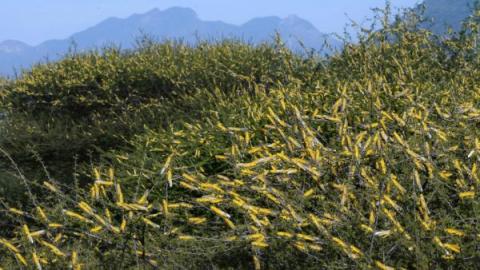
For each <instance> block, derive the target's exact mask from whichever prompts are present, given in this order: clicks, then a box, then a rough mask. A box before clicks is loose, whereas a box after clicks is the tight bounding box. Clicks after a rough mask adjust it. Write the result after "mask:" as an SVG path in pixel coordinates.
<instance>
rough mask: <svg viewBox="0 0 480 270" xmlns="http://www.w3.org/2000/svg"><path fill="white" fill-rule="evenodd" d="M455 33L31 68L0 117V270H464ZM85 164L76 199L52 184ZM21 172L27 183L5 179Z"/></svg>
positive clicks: (475, 59)
mask: <svg viewBox="0 0 480 270" xmlns="http://www.w3.org/2000/svg"><path fill="white" fill-rule="evenodd" d="M466 27H468V28H466V31H462V32H461V33H458V34H455V35H452V36H449V37H440V36H435V35H432V34H431V33H429V32H428V31H424V30H419V29H417V28H416V27H415V25H414V24H412V22H411V21H400V20H399V21H397V22H396V23H394V24H393V25H391V24H390V23H388V21H387V20H385V24H384V25H383V29H382V30H379V31H372V32H368V33H366V34H365V36H363V37H361V38H360V41H359V42H358V43H356V44H347V45H346V46H345V48H344V49H343V50H342V51H341V52H339V53H338V54H336V55H333V56H332V57H330V58H328V59H321V58H315V57H313V56H312V57H300V56H297V55H294V54H292V53H291V52H289V51H288V50H286V49H285V48H283V47H282V46H280V45H277V46H269V45H262V46H259V47H251V46H249V45H245V44H241V43H237V42H225V43H219V44H214V45H208V44H203V45H200V46H199V47H195V48H188V47H185V46H183V45H180V44H173V43H167V44H148V46H142V47H141V48H139V49H138V50H135V51H132V52H119V51H117V50H107V51H105V52H103V53H95V52H94V53H90V54H84V55H77V56H71V57H69V58H66V59H65V60H63V61H61V62H59V63H56V64H50V65H42V66H37V67H35V68H34V69H33V70H32V71H31V72H29V73H26V74H25V75H24V76H23V77H22V78H20V79H18V80H16V81H14V82H11V83H9V84H8V86H7V87H6V92H5V93H6V94H5V97H4V98H3V103H2V106H3V108H6V109H7V112H8V114H7V120H6V122H4V123H3V125H4V126H3V127H2V128H3V129H2V133H3V134H5V136H4V137H2V139H1V141H0V143H1V144H0V145H1V146H2V147H3V149H7V151H6V152H9V153H13V154H11V155H10V156H7V158H8V157H11V158H12V159H13V160H14V161H18V160H20V161H18V163H17V164H18V168H19V171H17V172H16V173H15V172H12V173H11V175H12V177H17V178H18V182H19V183H24V184H25V185H24V188H25V189H26V199H27V202H28V203H26V204H27V206H21V207H20V206H16V205H15V204H13V203H12V202H8V200H6V199H2V202H3V205H4V209H5V211H4V212H0V215H2V219H1V220H3V222H4V224H3V225H4V226H3V228H6V229H5V230H3V232H2V237H3V238H0V265H5V266H6V267H22V266H28V267H31V268H34V267H37V268H39V267H43V268H52V269H53V268H65V267H72V268H74V269H80V268H82V267H83V268H102V267H103V268H118V269H129V268H131V269H138V268H147V269H156V268H160V269H177V268H198V269H204V268H206V269H218V268H221V269H223V268H244V269H251V268H255V269H260V268H267V269H283V268H288V269H291V268H292V269H309V268H310V269H319V268H320V269H324V268H325V269H352V268H353V269H368V268H372V267H374V268H378V269H394V268H395V269H397V268H398V269H412V268H418V269H472V268H475V267H476V265H478V264H479V263H480V257H479V255H478V248H479V245H478V240H479V239H480V231H479V226H478V224H480V223H479V217H480V200H479V197H478V188H479V184H480V173H479V170H478V169H477V168H478V166H479V165H480V156H479V153H480V81H479V80H480V79H479V78H480V69H479V64H480V55H479V53H478V50H477V37H478V35H477V34H478V33H477V28H476V25H475V24H469V25H466ZM80 112H82V113H80ZM14 119H15V121H14ZM69 125H70V126H71V128H66V127H67V126H69ZM29 129H30V130H33V131H31V133H28V132H29V131H28V130H29ZM24 130H27V132H25V131H24ZM22 131H23V133H22ZM24 133H26V134H24ZM3 138H5V139H3ZM87 150H90V151H92V153H94V154H92V155H91V156H92V159H91V160H89V159H88V158H87V159H82V158H79V159H78V161H79V162H80V163H81V164H77V165H78V166H77V167H78V171H76V172H78V173H83V175H84V177H85V179H84V180H85V183H84V184H85V185H86V186H84V187H81V188H80V187H78V181H76V180H78V179H77V177H78V175H77V174H75V175H73V176H72V175H70V174H65V173H63V172H62V171H59V172H55V171H54V170H55V169H54V166H55V165H57V164H63V165H62V166H65V163H63V162H64V161H63V159H62V157H73V156H74V155H79V157H82V155H83V154H82V155H80V154H79V153H81V152H83V151H87ZM93 150H97V152H93ZM49 151H53V152H56V151H58V153H62V154H61V155H60V156H58V157H55V156H54V155H48V154H47V153H48V152H49ZM62 151H63V152H62ZM28 153H33V154H34V158H33V161H28V162H31V163H23V162H27V161H24V160H22V157H24V156H28V155H29V154H28ZM4 154H6V153H4ZM87 156H88V155H87ZM47 157H48V158H47ZM25 160H28V158H25ZM6 161H7V160H5V161H4V162H6ZM47 162H50V163H51V165H47V167H46V170H44V171H45V172H43V175H42V170H43V169H44V168H42V164H46V163H47ZM37 163H38V164H39V165H38V167H37V168H39V169H38V170H37V169H35V168H36V167H35V166H37V165H32V166H33V167H31V168H34V171H36V172H37V173H38V174H39V175H42V176H41V178H40V177H38V178H35V173H32V175H34V176H33V178H28V177H27V176H25V175H21V174H19V173H20V172H21V171H20V170H25V168H24V165H25V164H37ZM5 164H6V163H5ZM22 165H23V166H22ZM11 167H12V166H11V165H9V166H8V167H7V169H5V170H4V172H6V173H10V171H11V170H10V169H9V168H11ZM15 168H16V167H15V166H13V169H15ZM52 170H53V171H52ZM55 174H56V175H58V176H55ZM52 175H54V176H52ZM5 179H9V178H5ZM70 179H71V180H70ZM3 186H5V185H3Z"/></svg>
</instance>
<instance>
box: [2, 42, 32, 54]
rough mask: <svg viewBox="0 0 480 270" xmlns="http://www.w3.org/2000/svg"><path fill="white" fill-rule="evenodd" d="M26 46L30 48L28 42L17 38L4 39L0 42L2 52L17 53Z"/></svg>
mask: <svg viewBox="0 0 480 270" xmlns="http://www.w3.org/2000/svg"><path fill="white" fill-rule="evenodd" d="M28 48H30V46H29V45H28V44H26V43H23V42H21V41H18V40H5V41H3V42H0V52H4V53H19V52H22V51H24V50H26V49H28Z"/></svg>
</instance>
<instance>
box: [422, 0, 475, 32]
mask: <svg viewBox="0 0 480 270" xmlns="http://www.w3.org/2000/svg"><path fill="white" fill-rule="evenodd" d="M475 2H477V0H425V1H424V2H423V5H424V6H425V13H424V17H425V18H426V19H427V20H428V22H427V23H425V27H427V28H429V29H431V30H432V31H433V32H435V33H438V34H442V33H445V31H446V30H447V29H448V27H451V28H452V29H453V30H459V29H460V28H461V26H462V22H463V21H464V20H465V19H466V18H467V17H468V16H470V15H471V14H472V11H473V9H474V7H475Z"/></svg>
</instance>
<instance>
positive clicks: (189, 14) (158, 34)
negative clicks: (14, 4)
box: [0, 0, 475, 75]
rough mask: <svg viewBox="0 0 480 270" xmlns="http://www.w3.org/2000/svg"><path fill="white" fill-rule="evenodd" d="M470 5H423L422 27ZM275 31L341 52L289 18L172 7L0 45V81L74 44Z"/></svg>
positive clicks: (468, 1)
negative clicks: (212, 17)
mask: <svg viewBox="0 0 480 270" xmlns="http://www.w3.org/2000/svg"><path fill="white" fill-rule="evenodd" d="M474 3H475V0H425V1H424V4H425V6H426V10H425V16H426V17H427V18H428V19H430V20H431V21H432V23H430V24H426V25H428V27H430V28H431V29H432V30H433V31H435V32H438V33H440V32H443V31H445V29H446V27H447V26H452V27H453V28H454V29H458V28H459V27H460V25H461V22H462V21H463V20H464V19H465V18H466V17H468V16H469V15H470V14H471V10H472V7H473V6H474ZM276 31H277V32H278V33H279V34H280V35H281V36H282V38H283V40H284V41H285V43H286V44H287V46H288V47H290V48H292V49H294V50H297V49H301V46H300V43H299V41H301V42H302V43H303V44H304V45H305V46H306V47H308V48H313V49H316V50H320V49H322V48H324V45H325V42H327V43H330V45H332V46H333V47H337V46H340V44H339V41H338V40H336V39H335V38H333V37H332V35H327V34H324V33H321V32H320V31H319V30H318V29H317V28H315V26H313V25H312V24H311V23H310V22H308V21H306V20H304V19H302V18H300V17H297V16H294V15H292V16H289V17H287V18H279V17H274V16H272V17H262V18H254V19H252V20H250V21H248V22H246V23H245V24H242V25H233V24H228V23H225V22H222V21H204V20H201V19H200V18H199V17H198V16H197V14H196V13H195V11H193V10H192V9H189V8H179V7H175V8H170V9H167V10H163V11H160V10H158V9H153V10H151V11H149V12H147V13H144V14H134V15H132V16H130V17H128V18H125V19H120V18H109V19H106V20H104V21H103V22H101V23H99V24H97V25H95V26H93V27H91V28H88V29H86V30H84V31H82V32H79V33H75V34H73V35H72V36H70V38H68V39H63V40H48V41H45V42H43V43H41V44H39V45H37V46H30V45H28V44H25V43H23V42H21V41H15V40H7V41H3V42H0V75H13V72H14V69H17V70H18V69H20V68H21V67H29V66H30V65H32V64H33V63H36V62H38V61H44V60H46V59H48V60H56V59H58V58H60V57H61V55H63V54H64V53H66V52H67V51H68V49H69V48H71V46H72V44H73V42H75V46H76V49H77V50H78V51H82V50H85V49H90V48H95V47H102V46H104V45H108V44H116V45H120V46H121V47H122V48H131V47H132V46H134V44H135V40H136V38H138V37H140V36H141V35H142V34H147V35H149V36H151V37H154V38H156V39H158V40H162V39H182V40H184V41H185V42H189V43H195V42H196V41H198V40H219V39H222V38H238V39H242V40H245V41H248V42H251V43H259V42H262V41H269V40H270V41H271V40H272V39H273V36H274V34H275V32H276Z"/></svg>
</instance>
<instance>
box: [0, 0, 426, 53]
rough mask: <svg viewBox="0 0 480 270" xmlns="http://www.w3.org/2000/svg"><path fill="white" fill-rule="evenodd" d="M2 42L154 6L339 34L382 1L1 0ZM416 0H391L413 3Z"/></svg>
mask: <svg viewBox="0 0 480 270" xmlns="http://www.w3.org/2000/svg"><path fill="white" fill-rule="evenodd" d="M1 2H2V3H1V9H0V41H3V40H6V39H16V40H21V41H24V42H26V43H29V44H31V45H36V44H37V43H40V42H41V41H44V40H47V39H55V38H57V39H63V38H67V37H68V36H70V35H71V34H73V33H75V32H78V31H81V30H84V29H85V28H87V27H89V26H93V25H95V24H97V23H98V22H100V21H102V20H104V19H106V18H108V17H121V18H123V17H128V16H129V15H131V14H133V13H143V12H146V11H148V10H150V9H152V8H159V9H166V8H169V7H172V6H182V7H191V8H193V9H194V10H195V11H196V12H197V13H198V15H199V17H200V18H201V19H203V20H222V21H225V22H228V23H234V24H241V23H244V22H246V21H247V20H249V19H251V18H253V17H260V16H269V15H276V16H280V17H286V16H288V15H291V14H295V15H298V16H300V17H302V18H304V19H307V20H309V21H310V22H312V23H313V24H314V25H315V26H316V27H317V28H318V29H319V30H320V31H322V32H343V28H344V26H345V24H346V23H347V22H348V19H347V16H346V14H347V15H348V17H350V18H352V19H354V20H355V21H358V22H362V21H364V18H365V17H367V16H369V15H370V14H371V10H370V9H371V8H373V7H382V6H384V4H385V0H236V1H231V0H175V1H174V0H2V1H1ZM417 2H419V0H392V1H391V3H392V4H393V5H394V6H396V7H411V6H413V5H414V4H415V3H417Z"/></svg>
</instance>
